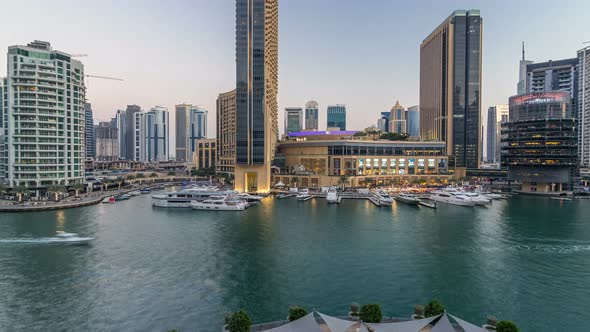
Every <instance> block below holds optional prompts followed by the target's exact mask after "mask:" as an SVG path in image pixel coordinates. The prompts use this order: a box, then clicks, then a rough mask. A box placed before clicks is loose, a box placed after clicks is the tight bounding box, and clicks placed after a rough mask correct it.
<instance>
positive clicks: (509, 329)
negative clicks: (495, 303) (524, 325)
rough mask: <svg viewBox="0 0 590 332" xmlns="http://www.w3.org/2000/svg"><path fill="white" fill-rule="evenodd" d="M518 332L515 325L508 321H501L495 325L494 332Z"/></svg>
mask: <svg viewBox="0 0 590 332" xmlns="http://www.w3.org/2000/svg"><path fill="white" fill-rule="evenodd" d="M518 331H520V330H519V329H518V327H517V326H516V324H514V323H513V322H512V321H509V320H501V321H499V322H498V325H496V332H518Z"/></svg>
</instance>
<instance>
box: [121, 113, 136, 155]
mask: <svg viewBox="0 0 590 332" xmlns="http://www.w3.org/2000/svg"><path fill="white" fill-rule="evenodd" d="M139 112H141V107H139V106H138V105H127V108H126V109H125V114H124V116H123V119H124V120H123V121H121V126H120V127H119V133H120V135H119V145H120V147H119V149H120V150H121V155H120V156H119V157H120V158H121V159H124V160H135V145H134V141H135V122H134V120H135V114H136V113H139Z"/></svg>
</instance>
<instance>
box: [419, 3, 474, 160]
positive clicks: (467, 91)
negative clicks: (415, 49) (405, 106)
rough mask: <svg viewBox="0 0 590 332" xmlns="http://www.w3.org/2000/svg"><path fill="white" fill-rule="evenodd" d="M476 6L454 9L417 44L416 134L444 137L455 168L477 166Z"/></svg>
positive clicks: (439, 138)
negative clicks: (418, 84) (467, 8)
mask: <svg viewBox="0 0 590 332" xmlns="http://www.w3.org/2000/svg"><path fill="white" fill-rule="evenodd" d="M482 25H483V19H482V18H481V16H480V13H479V10H467V11H466V10H457V11H455V12H454V13H453V14H451V16H449V17H448V18H447V19H446V20H445V21H444V22H443V23H442V24H441V25H439V26H438V27H437V28H436V29H435V30H434V31H433V32H432V33H431V34H430V35H429V36H428V37H426V39H424V41H423V42H422V44H421V45H420V108H421V110H420V136H421V137H422V139H424V140H429V141H430V140H435V141H444V142H446V143H447V149H448V152H449V154H451V156H450V158H449V160H450V161H451V162H453V163H454V164H455V166H456V167H467V168H478V167H479V165H480V161H481V160H480V155H481V146H480V137H481V134H480V133H481V127H480V116H481V49H482Z"/></svg>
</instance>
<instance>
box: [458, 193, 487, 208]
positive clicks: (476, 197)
mask: <svg viewBox="0 0 590 332" xmlns="http://www.w3.org/2000/svg"><path fill="white" fill-rule="evenodd" d="M460 193H461V194H462V195H464V196H467V197H469V199H471V200H472V201H474V202H475V204H476V205H490V204H492V199H491V198H487V197H484V196H482V195H480V194H478V193H473V192H465V191H463V192H460Z"/></svg>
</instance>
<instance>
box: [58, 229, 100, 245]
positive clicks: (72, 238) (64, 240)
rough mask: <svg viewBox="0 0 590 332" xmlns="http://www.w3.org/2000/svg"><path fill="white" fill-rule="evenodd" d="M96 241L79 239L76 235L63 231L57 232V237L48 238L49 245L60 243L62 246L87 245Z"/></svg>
mask: <svg viewBox="0 0 590 332" xmlns="http://www.w3.org/2000/svg"><path fill="white" fill-rule="evenodd" d="M92 240H94V238H93V237H79V236H78V234H76V233H66V232H63V231H57V232H56V233H55V237H53V238H48V239H47V242H48V243H55V244H57V243H60V244H87V243H88V242H90V241H92Z"/></svg>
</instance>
